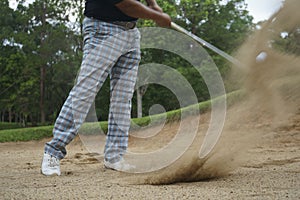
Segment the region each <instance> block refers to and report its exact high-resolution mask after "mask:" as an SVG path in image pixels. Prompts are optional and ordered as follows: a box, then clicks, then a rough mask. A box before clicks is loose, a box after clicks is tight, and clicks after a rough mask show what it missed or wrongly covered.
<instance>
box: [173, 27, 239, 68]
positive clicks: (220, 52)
mask: <svg viewBox="0 0 300 200" xmlns="http://www.w3.org/2000/svg"><path fill="white" fill-rule="evenodd" d="M171 27H172V28H173V29H175V30H177V31H179V32H181V33H183V34H186V35H188V36H190V37H191V38H193V39H194V40H195V41H197V42H198V43H200V44H201V45H202V46H203V47H207V48H208V49H210V50H212V51H213V52H215V53H217V54H219V55H220V56H222V57H223V58H225V59H227V60H228V61H230V62H231V63H233V64H234V65H236V66H239V67H242V65H241V63H240V61H238V60H237V59H236V58H234V57H232V56H230V55H229V54H227V53H225V52H224V51H222V50H220V49H218V48H217V47H215V46H213V45H212V44H210V43H208V42H206V41H205V40H203V39H201V38H199V37H198V36H196V35H194V34H192V33H191V32H189V31H187V30H185V29H184V28H182V27H181V26H179V25H177V24H176V23H174V22H171Z"/></svg>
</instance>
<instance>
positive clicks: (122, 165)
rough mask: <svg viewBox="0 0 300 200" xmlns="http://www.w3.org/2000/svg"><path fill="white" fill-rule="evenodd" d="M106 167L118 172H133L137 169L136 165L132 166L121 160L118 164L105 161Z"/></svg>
mask: <svg viewBox="0 0 300 200" xmlns="http://www.w3.org/2000/svg"><path fill="white" fill-rule="evenodd" d="M104 167H105V168H107V169H112V170H116V171H125V172H126V171H132V170H133V169H135V166H134V165H130V164H129V163H126V162H125V160H124V159H121V160H120V161H118V162H115V163H110V162H108V161H105V160H104Z"/></svg>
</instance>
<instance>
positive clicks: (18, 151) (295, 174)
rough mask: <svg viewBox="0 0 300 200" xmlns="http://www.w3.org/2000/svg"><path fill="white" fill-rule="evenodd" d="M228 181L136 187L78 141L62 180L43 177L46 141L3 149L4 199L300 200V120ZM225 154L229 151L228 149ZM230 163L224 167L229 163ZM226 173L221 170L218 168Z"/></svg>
mask: <svg viewBox="0 0 300 200" xmlns="http://www.w3.org/2000/svg"><path fill="white" fill-rule="evenodd" d="M266 134H267V142H266V143H263V144H260V145H257V146H256V147H255V148H252V149H251V150H249V151H248V152H247V154H245V156H246V160H247V163H244V164H243V165H242V166H239V167H238V168H236V169H235V170H233V171H231V172H230V173H228V174H227V175H225V176H221V177H216V178H212V179H207V180H201V181H195V182H181V183H174V184H167V185H149V184H136V183H134V182H133V181H132V180H141V177H140V176H138V175H135V174H127V173H120V172H116V171H112V170H107V169H105V168H104V167H103V162H101V161H98V160H97V159H95V158H94V157H93V154H91V153H89V152H87V151H86V150H85V148H84V146H83V145H82V144H81V142H80V141H79V140H78V139H77V140H75V141H74V142H73V143H71V145H70V146H69V147H68V153H69V154H68V156H67V157H66V158H65V159H64V160H62V162H61V170H62V175H61V176H60V177H58V176H54V177H45V176H43V175H41V174H40V164H41V158H42V152H43V145H44V142H46V141H48V140H43V141H31V142H16V143H15V142H14V143H1V144H0V155H1V157H0V165H1V172H0V177H1V181H0V184H1V185H0V187H1V189H0V196H1V199H299V198H300V190H299V189H300V156H299V155H300V115H299V114H298V115H296V116H295V117H293V118H292V119H290V123H289V124H287V125H286V126H284V127H281V128H277V129H276V130H273V131H272V132H268V133H266ZM225 151H226V150H225ZM225 164H226V163H225ZM219 167H220V168H222V166H219Z"/></svg>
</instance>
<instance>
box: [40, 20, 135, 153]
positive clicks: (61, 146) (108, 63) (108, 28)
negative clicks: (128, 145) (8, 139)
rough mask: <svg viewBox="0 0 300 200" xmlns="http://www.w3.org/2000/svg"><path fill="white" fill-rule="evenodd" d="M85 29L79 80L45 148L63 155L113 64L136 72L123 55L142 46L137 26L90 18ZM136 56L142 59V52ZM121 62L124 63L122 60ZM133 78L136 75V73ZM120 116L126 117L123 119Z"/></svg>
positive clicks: (85, 23) (85, 21) (46, 150)
mask: <svg viewBox="0 0 300 200" xmlns="http://www.w3.org/2000/svg"><path fill="white" fill-rule="evenodd" d="M84 31H85V37H84V41H85V44H84V56H83V61H82V64H81V68H80V71H79V74H78V77H77V81H76V84H75V85H74V87H73V89H72V90H71V92H70V94H69V96H68V98H67V100H66V101H65V103H64V105H63V107H62V109H61V111H60V114H59V116H58V118H57V120H56V122H55V125H54V129H53V139H52V140H51V141H50V142H47V143H46V145H45V152H47V153H49V154H51V155H53V156H55V157H57V158H59V159H62V158H64V157H65V155H66V149H65V147H66V145H68V144H69V143H70V142H71V141H72V140H73V139H74V137H75V136H76V135H77V133H78V130H79V128H80V126H81V124H82V123H83V121H84V120H85V117H86V115H87V112H88V111H89V108H90V106H91V104H92V103H93V101H94V99H95V96H96V94H97V92H98V91H99V89H100V88H101V86H102V84H103V82H104V81H105V79H106V77H107V76H108V74H109V73H110V72H111V71H112V72H113V71H114V69H113V68H115V66H116V67H117V68H118V66H119V67H121V66H122V67H127V68H130V69H134V73H133V74H134V76H136V74H135V73H136V72H135V71H136V70H135V67H136V64H134V67H132V66H130V63H131V61H124V60H123V59H125V58H126V55H127V52H131V51H132V50H133V49H139V40H138V39H139V33H138V30H137V29H136V30H132V31H124V30H122V29H120V27H117V26H116V25H112V24H110V23H106V22H101V21H98V20H95V19H89V18H86V19H85V20H84ZM111 36H113V37H111ZM129 54H130V53H129ZM136 58H137V59H138V56H137V57H136ZM116 62H117V64H116ZM119 62H120V63H123V64H118V63H119ZM127 64H128V66H127ZM119 71H122V70H119ZM117 73H118V72H117ZM129 74H130V73H129ZM111 77H112V78H113V77H115V75H111ZM129 79H135V77H133V78H129ZM126 84H127V83H126ZM117 85H118V84H117ZM118 120H121V121H122V119H118ZM118 120H117V121H118ZM125 121H126V120H125ZM127 137H128V136H127ZM125 138H126V137H125ZM125 140H127V139H125Z"/></svg>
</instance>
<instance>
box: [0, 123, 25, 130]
mask: <svg viewBox="0 0 300 200" xmlns="http://www.w3.org/2000/svg"><path fill="white" fill-rule="evenodd" d="M16 128H22V126H21V124H18V123H9V122H0V130H5V129H16Z"/></svg>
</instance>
